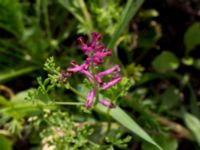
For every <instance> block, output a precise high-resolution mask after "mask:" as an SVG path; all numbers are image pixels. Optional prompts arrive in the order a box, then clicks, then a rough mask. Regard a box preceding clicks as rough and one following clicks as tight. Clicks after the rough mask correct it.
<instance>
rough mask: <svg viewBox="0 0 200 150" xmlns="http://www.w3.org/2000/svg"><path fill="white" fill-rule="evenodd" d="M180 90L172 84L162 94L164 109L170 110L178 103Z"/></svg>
mask: <svg viewBox="0 0 200 150" xmlns="http://www.w3.org/2000/svg"><path fill="white" fill-rule="evenodd" d="M178 102H179V91H178V89H177V88H176V87H175V86H173V85H172V86H170V87H168V88H167V89H166V91H165V92H164V93H163V94H162V95H161V103H162V109H164V110H168V109H171V108H173V107H175V106H177V105H178Z"/></svg>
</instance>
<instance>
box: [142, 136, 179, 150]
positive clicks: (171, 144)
mask: <svg viewBox="0 0 200 150" xmlns="http://www.w3.org/2000/svg"><path fill="white" fill-rule="evenodd" d="M154 140H155V141H156V142H157V143H158V144H159V145H160V146H161V147H162V148H163V150H177V149H178V142H177V140H176V139H175V138H173V137H168V136H164V135H163V136H156V137H154ZM142 149H143V150H157V149H156V148H155V146H152V145H151V144H149V143H143V144H142Z"/></svg>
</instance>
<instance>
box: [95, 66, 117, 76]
mask: <svg viewBox="0 0 200 150" xmlns="http://www.w3.org/2000/svg"><path fill="white" fill-rule="evenodd" d="M119 71H120V67H119V65H115V66H113V67H112V68H110V69H107V70H105V71H102V72H99V73H98V74H97V75H98V76H100V77H102V76H107V75H109V74H111V73H113V72H119Z"/></svg>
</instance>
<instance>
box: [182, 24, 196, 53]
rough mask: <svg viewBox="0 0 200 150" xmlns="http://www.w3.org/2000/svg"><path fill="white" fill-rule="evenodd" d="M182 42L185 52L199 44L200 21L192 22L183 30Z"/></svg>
mask: <svg viewBox="0 0 200 150" xmlns="http://www.w3.org/2000/svg"><path fill="white" fill-rule="evenodd" d="M184 42H185V46H186V49H187V52H189V51H191V50H193V49H194V48H195V47H196V46H197V45H199V44H200V22H196V23H194V24H192V25H191V26H190V27H189V28H188V30H187V31H186V32H185V36H184Z"/></svg>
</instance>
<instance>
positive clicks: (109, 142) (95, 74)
mask: <svg viewBox="0 0 200 150" xmlns="http://www.w3.org/2000/svg"><path fill="white" fill-rule="evenodd" d="M101 40H102V35H101V34H100V33H97V32H92V33H91V39H90V42H86V41H85V39H84V38H83V37H82V36H81V37H79V38H78V43H79V45H80V50H81V51H82V52H84V54H85V60H84V61H83V63H82V64H79V63H77V62H76V61H75V60H71V62H70V63H69V65H67V67H66V68H65V69H61V68H60V67H57V66H56V64H55V62H54V59H53V57H51V58H49V59H47V62H46V63H45V65H44V69H45V70H46V71H47V72H48V77H47V78H46V79H45V80H44V81H43V80H42V78H41V77H39V78H38V83H39V87H38V89H37V90H35V91H34V92H32V93H29V99H31V100H34V102H35V103H37V104H39V105H41V104H42V105H44V104H45V105H50V106H52V105H53V106H57V105H75V106H81V107H80V108H82V109H79V110H78V111H74V110H73V112H71V111H70V107H69V108H66V107H65V109H64V111H65V112H66V113H67V114H68V116H69V118H68V119H70V121H69V120H68V122H67V121H65V120H66V119H65V118H63V117H62V115H60V118H59V113H58V115H57V117H56V118H57V119H56V121H53V123H50V122H52V120H50V118H51V119H54V118H53V116H52V117H49V118H47V117H46V118H44V120H45V122H47V124H46V125H47V126H50V127H45V128H44V124H43V133H48V134H41V135H42V136H41V138H42V139H49V138H50V143H51V146H52V145H53V146H54V147H56V146H55V145H57V146H59V145H60V146H59V147H63V145H66V144H67V145H69V146H70V145H71V146H73V145H74V146H75V147H73V148H72V149H78V148H83V147H84V146H85V145H84V143H89V145H91V146H92V147H93V148H94V146H95V147H98V149H105V148H106V149H114V147H119V148H125V147H126V146H127V143H128V142H129V141H130V140H131V137H130V136H129V135H128V136H127V134H126V135H123V134H125V133H126V131H127V130H126V129H125V128H124V127H126V128H128V129H130V130H131V131H133V132H134V133H135V134H136V135H138V136H140V137H142V138H143V139H144V140H146V141H148V142H150V143H151V144H153V145H155V146H157V148H158V149H161V148H160V147H159V146H158V145H157V144H156V143H155V142H154V141H153V140H152V139H151V137H149V135H148V134H147V133H146V132H145V131H143V129H142V128H141V127H140V126H139V125H137V123H136V122H134V120H132V118H131V117H129V116H128V115H127V114H126V113H125V112H124V111H123V110H122V109H121V108H120V107H119V106H118V104H119V101H120V98H121V97H123V96H125V95H126V93H127V91H128V90H129V88H130V87H131V85H132V83H133V82H131V80H129V79H128V78H126V77H122V75H121V73H120V66H119V65H117V64H114V65H111V66H110V67H108V68H107V66H108V65H107V66H106V68H107V69H104V62H105V58H106V57H110V56H111V55H112V51H111V50H109V49H107V48H106V46H105V45H104V44H103V42H102V41H101ZM77 73H79V74H81V75H82V76H83V77H85V79H84V80H83V82H81V83H78V84H77V81H79V80H76V82H75V83H76V85H74V82H72V81H75V80H71V79H72V78H71V77H72V75H74V74H77ZM63 87H64V88H65V89H68V90H71V91H72V92H73V93H75V94H76V95H77V96H78V97H76V98H75V99H73V100H71V99H72V97H71V96H69V95H71V93H68V94H67V95H66V97H67V98H69V99H70V101H68V100H65V101H60V99H61V98H63V97H59V95H58V94H57V93H58V89H61V90H62V88H63ZM55 92H56V93H55ZM61 95H62V94H61ZM66 97H65V98H64V99H66ZM73 98H74V97H73ZM58 99H59V100H58ZM61 108H62V107H61ZM78 108H79V107H78ZM55 110H58V108H57V109H55V107H52V108H51V109H50V110H49V111H50V114H51V112H52V113H54V112H55ZM61 110H63V108H62V109H61ZM93 110H94V111H97V112H98V111H100V112H102V113H104V114H105V117H104V119H103V120H98V119H96V118H95V117H94V116H93V115H92V112H93ZM59 111H60V110H59ZM80 111H83V112H84V114H83V112H81V117H80ZM61 114H62V113H61ZM85 114H87V115H89V114H90V116H89V118H88V117H86V116H85ZM50 116H51V115H50ZM77 116H79V117H80V118H83V120H80V119H75V118H77ZM79 117H78V118H79ZM111 117H112V118H114V119H115V120H117V121H118V122H120V123H121V124H122V125H123V126H124V127H123V126H120V125H119V124H117V125H114V126H113V124H116V123H115V122H113V120H111ZM38 119H39V122H41V120H42V117H41V118H38ZM105 119H106V121H105ZM91 120H93V121H92V122H91ZM102 121H103V122H102ZM57 122H60V123H57ZM73 122H74V123H73ZM65 123H66V125H63V124H65ZM67 123H69V125H67ZM99 123H100V124H102V126H101V128H102V129H101V130H102V131H101V132H95V131H94V132H93V133H92V132H90V134H88V135H86V134H85V133H89V131H90V130H91V128H93V127H94V128H96V127H97V126H99ZM39 124H40V123H39ZM52 125H53V127H52ZM79 125H80V127H81V126H85V125H87V126H88V125H89V127H88V128H80V130H75V128H77V126H79ZM90 125H91V126H90ZM67 126H71V129H70V130H73V132H74V133H73V134H75V135H74V136H73V137H74V138H71V139H69V138H67V137H65V135H71V134H72V133H71V132H72V131H69V130H68V129H67V128H66V127H67ZM116 126H117V129H116ZM113 127H114V128H113ZM47 129H48V130H47ZM56 130H59V133H60V134H61V135H62V136H59V135H55V136H54V134H57V132H56ZM98 130H99V129H98ZM68 132H70V133H68ZM45 135H48V136H47V137H44V136H45ZM92 136H96V138H95V139H91V137H92ZM97 137H98V138H97ZM52 138H53V140H52ZM54 138H55V139H54ZM59 138H61V139H63V140H62V141H61V140H59ZM83 138H86V139H88V140H86V139H85V140H83ZM47 143H48V142H47ZM73 143H76V144H73ZM78 143H82V144H78ZM91 143H93V144H91ZM61 145H62V146H61ZM92 147H91V149H92ZM61 149H62V148H61Z"/></svg>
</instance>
